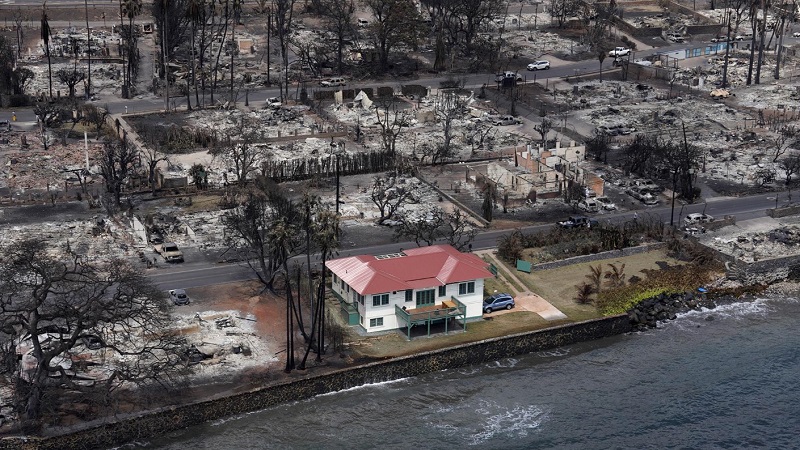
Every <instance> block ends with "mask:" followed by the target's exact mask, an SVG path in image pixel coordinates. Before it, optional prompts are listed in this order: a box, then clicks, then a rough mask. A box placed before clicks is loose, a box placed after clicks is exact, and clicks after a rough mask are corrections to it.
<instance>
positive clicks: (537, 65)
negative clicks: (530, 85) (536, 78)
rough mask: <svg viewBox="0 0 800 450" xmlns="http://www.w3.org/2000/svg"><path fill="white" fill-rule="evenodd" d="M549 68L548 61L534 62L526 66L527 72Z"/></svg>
mask: <svg viewBox="0 0 800 450" xmlns="http://www.w3.org/2000/svg"><path fill="white" fill-rule="evenodd" d="M549 68H550V61H544V60H542V61H534V62H532V63H530V64H528V70H547V69H549Z"/></svg>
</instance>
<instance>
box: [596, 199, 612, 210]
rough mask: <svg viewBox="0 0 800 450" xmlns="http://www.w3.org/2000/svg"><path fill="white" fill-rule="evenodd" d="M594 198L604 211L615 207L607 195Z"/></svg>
mask: <svg viewBox="0 0 800 450" xmlns="http://www.w3.org/2000/svg"><path fill="white" fill-rule="evenodd" d="M594 200H595V201H596V202H597V203H599V204H600V205H601V206H602V207H603V209H605V210H606V211H613V210H615V209H617V205H615V204H614V202H612V201H611V200H610V199H609V198H608V197H597V198H596V199H594Z"/></svg>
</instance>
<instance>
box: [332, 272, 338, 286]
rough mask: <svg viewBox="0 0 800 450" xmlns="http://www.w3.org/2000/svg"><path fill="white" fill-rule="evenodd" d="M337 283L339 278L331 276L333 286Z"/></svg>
mask: <svg viewBox="0 0 800 450" xmlns="http://www.w3.org/2000/svg"><path fill="white" fill-rule="evenodd" d="M338 282H339V277H337V276H336V274H333V284H336V283H338Z"/></svg>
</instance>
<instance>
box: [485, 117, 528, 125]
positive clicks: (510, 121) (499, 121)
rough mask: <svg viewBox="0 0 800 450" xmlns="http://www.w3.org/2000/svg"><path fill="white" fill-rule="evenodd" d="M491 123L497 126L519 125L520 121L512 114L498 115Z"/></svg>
mask: <svg viewBox="0 0 800 450" xmlns="http://www.w3.org/2000/svg"><path fill="white" fill-rule="evenodd" d="M492 123H494V124H495V125H497V126H504V125H519V124H521V123H522V121H521V120H519V119H517V118H516V117H514V116H500V117H498V118H496V119H494V121H493V122H492Z"/></svg>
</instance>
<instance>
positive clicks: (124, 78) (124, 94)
mask: <svg viewBox="0 0 800 450" xmlns="http://www.w3.org/2000/svg"><path fill="white" fill-rule="evenodd" d="M122 17H123V14H122V0H119V33H117V34H118V35H119V56H121V57H122V98H128V72H127V71H126V70H125V45H124V44H123V42H122V34H123V33H124V30H123V28H124V26H125V22H123V20H122Z"/></svg>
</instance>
